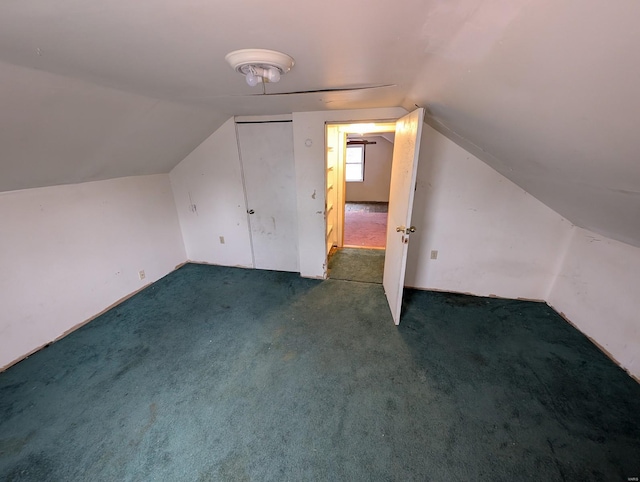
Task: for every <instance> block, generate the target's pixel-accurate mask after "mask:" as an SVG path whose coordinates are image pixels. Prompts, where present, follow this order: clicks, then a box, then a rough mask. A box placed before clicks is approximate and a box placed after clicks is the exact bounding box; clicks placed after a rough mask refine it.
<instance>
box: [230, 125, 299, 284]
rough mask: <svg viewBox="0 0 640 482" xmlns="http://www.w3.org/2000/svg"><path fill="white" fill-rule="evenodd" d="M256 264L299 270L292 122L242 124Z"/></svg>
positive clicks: (242, 151) (242, 154) (242, 152)
mask: <svg viewBox="0 0 640 482" xmlns="http://www.w3.org/2000/svg"><path fill="white" fill-rule="evenodd" d="M237 129H238V144H239V147H240V159H241V162H242V167H243V171H244V184H245V191H246V196H247V212H248V213H249V225H250V229H251V243H252V249H253V260H254V266H255V268H257V269H270V270H276V271H299V268H298V214H297V208H296V176H295V170H294V161H293V126H292V124H291V122H265V123H248V124H237Z"/></svg>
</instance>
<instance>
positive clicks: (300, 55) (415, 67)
mask: <svg viewBox="0 0 640 482" xmlns="http://www.w3.org/2000/svg"><path fill="white" fill-rule="evenodd" d="M638 18H640V3H638V2H637V0H608V1H606V2H604V1H602V0H458V1H451V0H431V1H422V0H402V1H401V2H387V1H381V0H378V1H364V0H359V1H349V0H341V1H337V0H325V1H322V2H315V3H311V2H299V1H293V0H270V1H268V2H253V1H247V0H244V1H243V0H236V1H234V2H230V1H228V0H225V1H220V0H217V1H216V0H208V1H202V0H181V1H177V0H154V1H152V0H136V1H135V2H132V1H125V0H109V1H108V2H86V1H81V0H57V1H56V2H51V1H50V0H22V1H19V2H18V1H5V2H1V3H0V191H8V190H15V189H24V188H29V187H38V186H47V185H55V184H65V183H74V182H82V181H87V180H97V179H106V178H111V177H120V176H128V175H136V174H151V173H159V172H168V171H169V170H170V169H171V168H172V167H173V166H175V165H176V164H177V163H178V162H179V161H180V160H182V159H183V158H184V157H185V156H186V155H187V154H188V153H189V152H190V151H191V150H192V149H193V148H195V147H196V146H197V145H198V144H199V143H200V142H201V141H202V140H203V139H205V138H206V137H207V136H208V135H209V134H210V133H211V132H213V131H214V130H215V129H216V128H217V127H218V126H219V125H221V124H222V122H224V120H226V119H227V118H228V117H230V116H231V115H259V114H281V113H288V112H293V111H305V110H322V109H345V108H364V107H382V106H398V105H400V106H403V107H404V108H406V109H407V110H411V109H412V108H413V107H414V105H416V104H417V105H419V106H421V107H425V108H426V109H427V111H428V112H429V115H430V122H431V123H432V125H434V126H435V127H436V128H438V129H439V130H441V131H442V132H443V133H445V134H446V135H447V136H449V137H450V138H452V139H453V140H455V141H456V142H458V143H460V144H461V145H462V146H464V147H465V148H467V149H468V150H469V151H471V152H472V153H474V154H476V155H477V156H479V157H480V158H482V159H483V160H484V161H485V162H487V163H488V164H490V165H491V166H492V167H494V168H495V169H496V170H498V171H499V172H501V173H503V174H504V175H505V176H507V177H508V178H510V179H512V180H513V181H514V182H516V183H517V184H519V185H520V186H521V187H522V188H523V189H525V190H527V191H528V192H530V193H531V194H532V195H534V196H536V197H537V198H538V199H540V200H541V201H543V202H544V203H546V204H547V205H549V206H550V207H551V208H553V209H555V210H556V211H558V212H559V213H560V214H562V215H564V216H565V217H567V218H568V219H569V220H571V221H572V222H574V223H575V224H578V225H580V226H583V227H586V228H589V229H592V230H594V231H596V232H599V233H601V234H604V235H606V236H609V237H612V238H615V239H618V240H621V241H624V242H627V243H630V244H634V245H636V246H640V222H639V220H640V217H639V215H640V148H639V147H638V146H639V145H640V144H639V143H638V142H637V141H636V133H635V129H636V126H638V125H640V95H639V94H638V92H637V87H636V84H638V83H639V82H638V81H639V80H640V29H638V28H637V27H636V25H635V22H636V21H637V19H638ZM248 47H258V48H269V49H275V50H281V51H283V52H286V53H288V54H290V55H292V56H293V57H294V58H295V60H296V65H295V67H294V68H293V70H292V71H291V72H290V73H289V74H287V75H286V76H283V78H282V80H281V81H280V82H279V83H278V84H273V85H269V86H268V88H269V89H270V91H272V92H284V91H292V90H309V89H321V88H332V87H343V86H355V85H362V84H395V87H387V88H382V89H375V90H371V91H365V92H362V91H361V92H357V93H350V94H346V93H333V94H307V95H300V96H274V97H261V96H244V95H243V94H253V93H256V92H259V90H258V89H259V87H256V88H251V87H249V86H247V85H246V84H245V83H244V81H243V79H242V77H240V76H239V75H238V74H236V73H235V72H233V70H232V69H231V68H230V67H229V66H228V65H227V64H226V63H225V61H224V56H225V54H226V53H228V52H229V51H231V50H235V49H240V48H248Z"/></svg>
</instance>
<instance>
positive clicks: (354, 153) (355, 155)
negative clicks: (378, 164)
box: [347, 146, 364, 164]
mask: <svg viewBox="0 0 640 482" xmlns="http://www.w3.org/2000/svg"><path fill="white" fill-rule="evenodd" d="M363 152H364V147H363V146H352V147H347V164H353V163H362V154H363Z"/></svg>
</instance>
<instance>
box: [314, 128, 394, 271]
mask: <svg viewBox="0 0 640 482" xmlns="http://www.w3.org/2000/svg"><path fill="white" fill-rule="evenodd" d="M395 128H396V123H395V121H394V122H367V123H357V124H355V123H350V124H327V127H326V129H327V131H326V132H327V137H326V138H327V166H326V167H327V176H326V182H327V184H326V190H327V192H326V200H327V205H326V212H327V256H328V260H329V265H328V267H329V277H330V278H334V279H347V280H353V281H365V282H375V283H382V275H383V268H384V254H385V251H384V250H385V246H386V231H387V212H388V206H389V190H390V183H391V166H392V160H393V143H394V136H395Z"/></svg>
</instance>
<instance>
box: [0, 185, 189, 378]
mask: <svg viewBox="0 0 640 482" xmlns="http://www.w3.org/2000/svg"><path fill="white" fill-rule="evenodd" d="M0 219H2V224H1V225H0V273H1V276H0V306H2V309H1V313H0V367H5V366H7V365H9V364H11V363H12V362H14V361H17V360H18V359H20V358H22V357H24V356H25V355H27V354H28V353H30V352H32V351H34V350H36V349H37V348H39V347H40V346H42V345H45V344H47V343H49V342H51V341H53V340H54V339H56V338H57V337H59V336H61V335H62V334H63V333H65V332H66V331H67V330H70V329H71V328H72V327H74V326H76V325H78V324H80V323H82V322H84V321H86V320H87V319H89V318H91V317H92V316H94V315H96V314H97V313H99V312H100V311H102V310H104V309H105V308H107V307H108V306H109V305H111V304H112V303H114V302H116V301H117V300H119V299H121V298H123V297H125V296H127V295H128V294H130V293H132V292H134V291H136V290H138V289H139V288H141V287H143V286H145V285H147V284H149V283H151V282H153V281H156V280H157V279H159V278H161V277H162V276H164V275H166V274H167V273H169V272H170V271H172V270H173V269H174V268H175V266H176V265H178V264H180V263H181V262H183V261H184V260H185V258H186V255H185V252H184V248H183V244H182V238H181V235H180V228H179V225H178V218H177V215H176V211H175V206H174V203H173V196H172V193H171V188H170V185H169V176H168V175H166V174H158V175H152V176H140V177H128V178H121V179H113V180H109V181H98V182H90V183H83V184H74V185H65V186H55V187H47V188H37V189H28V190H23V191H13V192H5V193H0ZM139 270H144V271H145V274H146V279H145V280H143V281H141V280H140V279H139V278H138V271H139Z"/></svg>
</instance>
